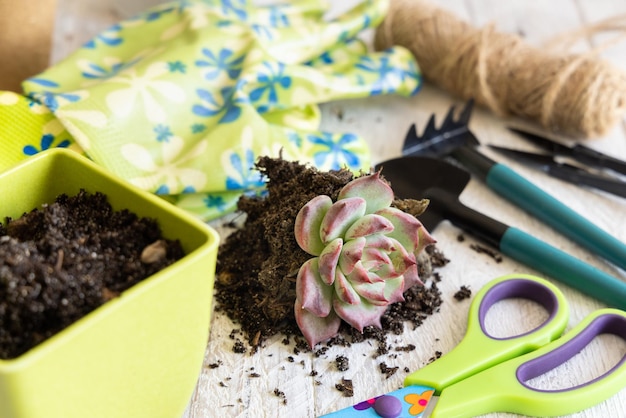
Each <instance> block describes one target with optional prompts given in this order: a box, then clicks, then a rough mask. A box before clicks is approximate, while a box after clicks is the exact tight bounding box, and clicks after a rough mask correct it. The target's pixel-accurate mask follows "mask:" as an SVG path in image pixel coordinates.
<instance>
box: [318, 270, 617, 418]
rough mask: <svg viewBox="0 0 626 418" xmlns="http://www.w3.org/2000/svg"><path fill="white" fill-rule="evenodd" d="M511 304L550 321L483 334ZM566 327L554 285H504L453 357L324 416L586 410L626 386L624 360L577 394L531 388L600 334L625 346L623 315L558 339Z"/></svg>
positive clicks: (484, 296)
mask: <svg viewBox="0 0 626 418" xmlns="http://www.w3.org/2000/svg"><path fill="white" fill-rule="evenodd" d="M512 298H521V299H528V300H531V301H534V302H536V303H538V304H539V305H541V306H542V307H543V308H545V309H546V311H547V312H548V314H549V315H548V318H547V319H546V320H545V321H544V322H543V323H542V324H541V325H539V326H538V327H536V328H535V329H534V330H531V331H529V332H525V333H521V334H519V335H515V336H511V337H506V338H501V337H495V336H493V335H492V334H490V333H489V332H488V330H487V328H486V326H485V318H486V316H487V312H488V311H489V308H491V307H492V306H493V305H494V304H496V303H497V302H499V301H502V300H506V299H512ZM568 319H569V307H568V305H567V301H566V300H565V297H564V296H563V294H562V293H561V292H560V290H559V289H558V288H557V287H555V286H554V285H553V284H551V283H550V282H548V281H546V280H544V279H542V278H539V277H536V276H532V275H525V274H515V275H507V276H503V277H500V278H498V279H495V280H493V281H491V282H490V283H488V284H487V285H486V286H484V287H483V288H482V289H481V290H480V291H479V292H478V293H477V294H476V297H475V298H474V300H473V302H472V304H471V306H470V311H469V320H468V326H467V331H466V334H465V337H464V338H463V340H462V341H461V342H460V343H459V344H458V345H457V346H456V347H455V348H454V349H453V350H452V351H450V352H449V353H448V354H446V355H444V356H442V357H441V358H439V359H438V360H436V361H434V362H433V363H431V364H429V365H427V366H425V367H423V368H422V369H420V370H418V371H416V372H414V373H412V374H410V375H408V376H407V377H406V379H405V381H404V387H403V388H402V389H398V390H396V391H393V392H390V393H388V394H386V395H382V396H378V397H376V398H373V399H370V400H367V401H364V402H361V403H359V404H356V405H353V406H351V407H348V408H345V409H342V410H339V411H337V412H333V413H330V414H328V415H325V416H326V417H329V418H330V417H332V418H340V417H355V418H360V417H364V418H365V417H384V418H396V417H419V418H426V417H430V418H469V417H475V416H478V415H483V414H487V413H491V412H510V413H516V414H522V415H528V416H559V415H568V414H573V413H575V412H578V411H581V410H583V409H586V408H589V407H591V406H593V405H595V404H597V403H600V402H602V401H604V400H605V399H608V398H609V397H611V396H613V395H614V394H616V393H617V392H618V391H619V390H621V389H622V388H623V387H624V386H626V355H625V356H623V357H622V359H621V360H620V361H619V362H618V363H617V364H616V365H615V366H614V367H613V368H612V369H611V370H609V371H607V372H606V373H605V374H603V375H602V376H600V377H597V378H595V379H593V380H591V381H589V382H586V383H584V384H580V385H578V386H574V387H572V388H568V389H564V390H563V389H559V390H540V389H535V388H532V387H531V386H529V385H528V384H527V383H526V382H528V381H529V380H531V379H533V378H535V377H537V376H541V375H543V374H545V373H546V372H548V371H550V370H552V369H554V368H556V367H558V366H560V365H561V364H563V363H565V362H566V361H568V360H569V359H571V358H572V357H574V356H575V355H576V354H577V353H578V352H580V351H581V350H582V349H583V348H585V347H586V346H587V345H588V344H589V343H590V342H591V341H592V340H593V339H594V337H596V336H598V335H600V334H613V335H616V336H618V337H620V338H622V339H624V340H626V312H624V311H621V310H618V309H600V310H597V311H595V312H593V313H592V314H590V315H589V316H587V317H586V318H585V319H584V320H583V321H581V322H580V323H579V324H578V325H577V326H576V327H574V328H573V329H572V330H571V331H569V332H568V333H567V334H565V335H563V336H561V335H562V333H563V330H564V329H565V327H566V325H567V322H568ZM559 337H560V338H559ZM437 397H438V399H437Z"/></svg>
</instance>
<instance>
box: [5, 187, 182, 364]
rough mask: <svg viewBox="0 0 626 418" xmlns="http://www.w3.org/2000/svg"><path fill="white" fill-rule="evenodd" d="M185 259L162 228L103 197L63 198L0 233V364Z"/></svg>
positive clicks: (10, 221) (9, 223) (8, 223)
mask: <svg viewBox="0 0 626 418" xmlns="http://www.w3.org/2000/svg"><path fill="white" fill-rule="evenodd" d="M183 256H184V253H183V249H182V247H181V245H180V243H179V242H178V241H175V240H167V239H164V238H163V237H162V234H161V230H160V228H159V225H158V224H157V222H156V221H155V220H153V219H149V218H141V217H139V216H137V215H136V214H134V213H132V212H129V211H128V210H121V211H114V210H113V209H112V207H111V205H110V204H109V203H108V200H107V197H106V196H105V195H104V194H102V193H94V194H90V193H87V192H85V191H81V192H80V193H79V194H78V195H76V196H73V197H68V196H67V195H61V196H59V197H58V198H57V199H56V201H55V202H54V203H52V204H49V205H44V206H43V207H42V208H41V209H34V210H33V211H31V212H29V213H27V214H24V215H23V216H22V217H20V218H19V219H9V218H7V219H6V221H5V223H4V224H2V225H0V359H11V358H15V357H18V356H20V355H21V354H23V353H25V352H26V351H28V350H29V349H30V348H32V347H34V346H36V345H37V344H39V343H40V342H42V341H44V340H45V339H47V338H49V337H50V336H52V335H54V334H55V333H57V332H59V331H60V330H62V329H64V328H65V327H67V326H68V325H70V324H72V323H73V322H75V321H76V320H78V319H80V318H81V317H83V316H84V315H86V314H87V313H89V312H91V311H93V310H94V309H96V308H97V307H99V306H100V305H102V304H103V303H105V302H107V301H108V300H110V299H112V298H115V297H116V296H118V295H119V294H120V292H122V291H124V290H126V289H128V288H130V287H131V286H133V285H135V284H136V283H138V282H140V281H141V280H143V279H145V278H147V277H149V276H151V275H153V274H154V273H156V272H158V271H159V270H161V269H163V268H164V267H166V266H168V265H170V264H172V263H173V262H175V261H176V260H178V259H180V258H182V257H183Z"/></svg>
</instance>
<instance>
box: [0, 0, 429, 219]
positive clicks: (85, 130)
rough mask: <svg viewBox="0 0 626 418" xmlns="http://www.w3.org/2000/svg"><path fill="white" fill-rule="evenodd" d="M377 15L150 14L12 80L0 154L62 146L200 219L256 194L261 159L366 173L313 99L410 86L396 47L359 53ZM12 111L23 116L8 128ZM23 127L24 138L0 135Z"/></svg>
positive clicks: (298, 9) (201, 4)
mask: <svg viewBox="0 0 626 418" xmlns="http://www.w3.org/2000/svg"><path fill="white" fill-rule="evenodd" d="M387 7H388V2H387V1H382V0H371V1H364V2H362V3H360V4H359V5H358V6H356V7H355V8H354V9H352V10H350V11H348V12H346V13H344V14H343V15H341V16H339V17H337V18H334V19H332V20H325V19H324V13H325V11H326V9H327V8H326V5H325V3H324V2H322V1H313V0H301V1H292V2H290V3H288V4H281V5H274V6H268V7H257V6H254V5H252V4H249V3H248V2H246V1H244V0H221V1H217V0H204V1H200V0H185V1H180V2H173V3H167V4H163V5H160V6H157V7H154V8H152V9H150V10H148V11H146V12H144V13H141V14H140V15H138V16H136V17H134V18H132V19H129V20H126V21H123V22H120V23H119V24H116V25H114V26H113V27H111V28H109V29H108V30H106V31H104V32H103V33H101V34H100V35H98V36H97V37H95V38H94V39H93V40H91V41H89V42H88V43H87V44H85V45H84V46H83V47H82V48H81V49H80V50H78V51H76V52H75V53H74V54H73V55H71V56H69V57H68V58H67V59H65V60H64V61H62V62H60V63H58V64H57V65H54V66H53V67H51V68H50V69H48V70H46V71H44V72H43V73H41V74H39V75H38V76H36V77H33V78H30V79H28V80H26V81H25V82H24V83H23V88H24V91H25V93H26V95H27V97H21V96H19V95H15V94H13V95H10V94H9V93H4V96H3V95H1V94H2V93H0V118H2V119H0V121H1V122H2V126H1V127H0V140H1V141H0V142H2V150H3V151H4V152H5V153H6V154H7V155H5V156H3V157H2V158H4V159H5V160H7V161H8V162H9V163H11V164H12V163H14V162H15V161H17V160H19V159H21V158H24V157H25V156H27V155H32V154H34V153H36V152H39V151H43V150H45V149H47V148H51V147H58V146H64V147H72V148H74V149H76V150H77V151H78V152H82V153H84V154H85V155H86V156H87V157H89V158H90V159H92V160H93V161H95V162H96V163H98V164H100V165H102V166H104V167H105V168H106V169H108V170H109V171H111V172H113V173H114V174H116V175H118V176H119V177H121V178H123V179H125V180H127V181H129V182H131V183H133V184H135V185H136V186H139V187H140V188H141V189H143V190H147V191H150V192H153V193H156V194H158V195H161V196H162V197H164V198H165V199H167V200H169V201H171V202H172V203H174V204H175V205H177V206H179V207H181V208H183V209H185V210H187V211H189V212H191V213H192V214H194V215H196V216H198V217H199V218H201V219H204V220H210V219H213V218H216V217H218V216H221V215H223V214H224V213H226V212H228V211H231V210H233V209H234V208H235V207H236V202H237V199H238V198H239V197H240V196H241V194H242V193H262V191H263V188H264V180H263V178H262V176H261V175H260V173H259V172H258V171H256V170H255V169H254V163H255V162H256V160H257V158H258V157H259V156H262V155H269V156H272V157H278V156H282V157H283V158H285V159H288V160H294V161H295V160H298V161H300V162H303V163H311V164H313V165H314V166H316V167H318V168H319V169H321V170H330V169H339V168H348V169H351V170H354V171H358V170H361V169H363V170H369V168H370V160H369V151H368V148H367V145H366V143H365V141H363V139H362V138H359V137H357V136H356V135H353V134H350V133H328V132H320V131H319V126H320V121H321V120H320V119H321V116H320V110H319V108H318V104H319V103H323V102H328V101H332V100H336V99H347V98H358V97H368V96H372V95H379V94H387V93H397V94H401V95H411V94H414V93H416V92H417V91H418V89H419V87H420V85H421V76H420V74H419V71H418V68H417V65H416V63H415V61H414V58H413V57H412V56H411V54H410V53H409V52H408V51H407V50H405V49H403V48H401V47H400V48H391V49H389V50H386V51H383V52H379V53H371V52H368V51H367V49H366V47H365V45H364V44H363V43H362V42H361V41H360V40H359V39H358V38H357V36H358V35H359V34H360V33H361V32H362V31H363V30H365V29H368V28H373V27H375V26H376V25H378V24H379V23H380V22H381V21H382V19H383V17H384V14H385V12H386V10H387ZM5 96H6V97H5ZM3 97H4V99H5V100H3V99H2V98H3ZM9 102H13V104H11V103H9ZM6 103H9V106H8V107H13V109H12V110H11V111H8V110H7V109H6V107H7V106H6ZM3 105H4V106H3ZM3 107H5V109H3ZM23 112H30V113H34V115H31V116H29V118H30V119H36V120H35V121H30V120H29V121H23V122H20V120H21V119H19V118H18V117H17V116H16V114H18V113H23ZM7 118H9V119H10V118H14V119H15V120H14V121H9V122H7V121H6V119H7ZM21 118H22V119H24V117H23V116H21ZM27 119H28V118H27ZM36 122H37V123H38V126H37V127H36V128H32V127H31V128H29V129H30V131H31V132H30V135H24V134H23V135H15V134H14V135H12V136H7V135H5V134H3V133H2V130H3V129H5V128H7V126H8V124H11V125H13V126H14V127H15V129H19V127H17V125H19V124H26V123H28V124H30V125H32V126H34V125H35V123H36ZM5 125H7V126H5ZM2 166H5V162H4V161H2Z"/></svg>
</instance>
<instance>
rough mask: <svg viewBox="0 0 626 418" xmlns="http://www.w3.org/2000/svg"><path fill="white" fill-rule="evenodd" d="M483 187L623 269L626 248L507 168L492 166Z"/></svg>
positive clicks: (625, 263) (625, 267) (625, 259)
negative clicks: (485, 186) (485, 184)
mask: <svg viewBox="0 0 626 418" xmlns="http://www.w3.org/2000/svg"><path fill="white" fill-rule="evenodd" d="M485 182H486V183H487V185H488V186H489V187H490V188H491V189H492V190H494V191H496V192H497V193H498V194H500V195H502V196H504V197H505V198H507V199H508V200H510V201H511V202H513V203H515V204H516V205H517V206H519V207H520V208H522V209H524V210H526V211H527V212H529V213H531V214H532V215H533V216H535V217H536V218H538V219H540V220H541V221H543V222H545V223H546V224H548V225H550V226H552V227H553V228H554V229H556V230H557V231H559V232H560V233H561V234H563V235H565V236H567V237H568V238H570V239H572V240H573V241H575V242H577V243H578V244H580V245H582V246H584V247H585V248H587V249H588V250H590V251H592V252H593V253H595V254H598V255H600V256H601V257H603V258H604V259H606V260H608V261H610V262H611V263H613V264H615V265H616V266H618V267H620V268H622V269H626V245H625V244H624V243H622V242H621V241H619V240H618V239H617V238H615V237H614V236H612V235H611V234H609V233H608V232H606V231H604V230H603V229H601V228H600V227H598V226H597V225H595V224H593V223H592V222H591V221H589V220H588V219H586V218H584V217H583V216H581V215H579V214H578V213H576V212H575V211H574V210H572V209H570V208H569V207H567V206H566V205H565V204H563V203H562V202H560V201H558V200H557V199H556V198H554V197H553V196H551V195H549V194H548V193H546V192H544V191H543V190H541V189H540V188H539V187H537V186H535V185H534V184H533V183H531V182H530V181H528V180H526V179H525V178H523V177H522V176H520V175H519V174H517V173H516V172H515V171H513V170H511V169H510V168H509V167H507V166H505V165H503V164H499V163H496V164H494V165H493V166H492V167H491V169H490V170H489V172H488V173H487V175H486V177H485Z"/></svg>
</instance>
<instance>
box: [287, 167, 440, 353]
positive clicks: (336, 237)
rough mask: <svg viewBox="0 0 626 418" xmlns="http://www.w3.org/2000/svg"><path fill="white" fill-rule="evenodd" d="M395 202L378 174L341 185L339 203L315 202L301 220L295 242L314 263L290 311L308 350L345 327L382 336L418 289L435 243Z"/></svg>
mask: <svg viewBox="0 0 626 418" xmlns="http://www.w3.org/2000/svg"><path fill="white" fill-rule="evenodd" d="M393 200H394V193H393V190H392V189H391V187H390V186H389V184H388V183H387V182H385V181H384V180H383V179H381V178H380V173H378V172H377V173H374V174H371V175H367V176H362V177H358V178H356V179H354V180H352V181H351V182H350V183H348V184H346V185H345V186H344V187H343V188H342V189H341V191H340V192H339V195H338V198H337V201H336V202H333V201H332V199H331V198H330V197H329V196H326V195H320V196H317V197H315V198H313V199H312V200H310V201H309V202H308V203H307V204H306V205H305V206H304V207H302V209H301V210H300V212H299V213H298V215H297V217H296V220H295V228H294V232H295V237H296V241H297V243H298V245H299V246H300V247H301V248H302V249H303V250H304V251H306V252H307V253H308V254H311V255H312V256H314V257H313V258H311V259H309V260H307V261H306V262H305V263H304V264H303V265H302V266H301V267H300V270H299V272H298V276H297V279H296V301H295V307H294V311H295V317H296V322H297V324H298V327H299V328H300V330H301V331H302V334H303V335H304V337H305V338H306V340H307V341H308V343H309V344H310V345H311V347H313V346H314V345H315V344H317V343H318V342H320V341H324V340H327V339H329V338H331V337H333V336H335V335H336V334H337V333H338V331H339V327H340V325H341V322H342V320H343V321H345V322H347V323H348V324H349V325H351V326H352V327H354V328H356V329H358V330H359V331H361V332H362V331H363V328H364V327H366V326H370V325H373V326H376V327H379V328H380V327H381V323H380V319H381V317H382V315H383V314H384V313H385V311H386V310H387V307H388V305H389V304H392V303H395V302H401V301H403V300H404V298H403V293H404V291H406V290H407V289H408V288H410V287H412V286H414V285H420V284H422V282H421V280H420V278H419V275H418V269H417V256H418V254H419V253H420V252H421V251H422V250H423V249H424V248H425V247H426V246H427V245H429V244H433V243H434V242H435V240H434V238H433V237H432V236H431V235H430V234H429V233H428V231H427V230H426V229H425V228H424V227H423V225H422V224H421V223H420V222H419V220H418V219H417V218H415V217H414V216H413V215H410V214H408V213H405V212H403V211H401V210H399V209H397V208H394V207H392V206H391V205H392V203H393Z"/></svg>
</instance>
